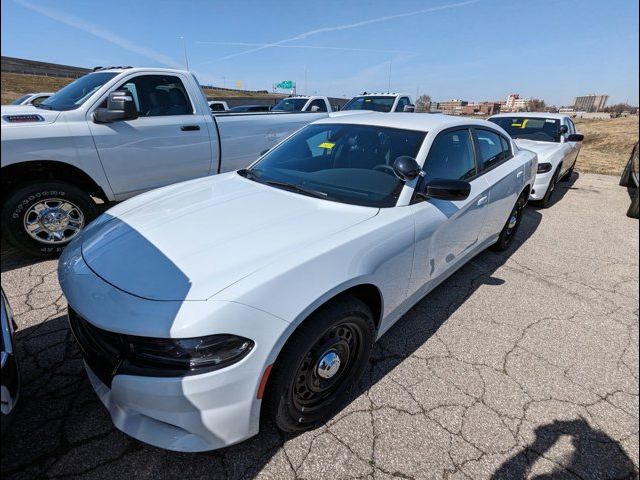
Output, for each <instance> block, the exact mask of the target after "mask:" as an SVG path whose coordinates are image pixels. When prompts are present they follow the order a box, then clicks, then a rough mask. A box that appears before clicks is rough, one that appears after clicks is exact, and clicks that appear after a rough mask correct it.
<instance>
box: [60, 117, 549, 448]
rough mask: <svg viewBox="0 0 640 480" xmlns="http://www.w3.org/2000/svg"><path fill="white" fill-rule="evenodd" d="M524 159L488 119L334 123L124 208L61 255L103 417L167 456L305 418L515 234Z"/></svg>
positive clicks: (310, 423)
mask: <svg viewBox="0 0 640 480" xmlns="http://www.w3.org/2000/svg"><path fill="white" fill-rule="evenodd" d="M478 144H481V145H483V144H486V146H485V147H483V148H479V147H478ZM536 168H537V158H536V155H535V154H534V153H532V152H530V151H527V150H520V149H519V148H518V146H517V145H515V144H514V143H513V142H512V141H511V139H510V138H509V137H508V136H507V134H506V132H505V131H504V130H502V129H501V128H500V127H497V126H495V125H494V124H492V123H489V122H487V121H483V120H471V119H465V118H460V117H447V116H443V115H405V114H393V113H392V114H389V115H380V114H377V113H374V114H361V115H347V116H342V117H338V118H328V119H325V120H321V121H317V122H315V123H313V124H311V125H308V126H306V127H304V128H302V129H301V130H299V131H298V132H296V133H295V134H293V135H292V136H290V137H289V138H288V139H286V140H284V141H283V142H281V143H280V144H279V145H277V146H276V147H274V148H273V149H271V150H270V151H269V152H268V153H266V154H265V155H263V156H262V157H261V158H260V159H258V160H257V161H256V162H255V163H253V164H252V165H251V166H250V167H248V168H246V169H243V170H239V171H237V172H230V173H226V174H221V175H217V176H214V177H207V178H202V179H198V180H193V181H188V182H184V183H179V184H175V185H172V186H168V187H164V188H161V189H158V190H155V191H151V192H148V193H144V194H142V195H139V196H137V197H135V198H133V199H131V200H128V201H126V202H124V203H121V204H120V205H117V206H116V207H114V208H112V209H111V210H109V211H107V212H106V213H105V214H103V215H102V216H100V217H99V218H98V219H96V221H94V222H93V223H92V224H91V225H89V226H88V227H87V228H86V229H85V230H84V231H83V232H82V233H81V234H80V235H78V236H77V237H76V238H75V239H74V240H73V241H72V242H71V243H70V244H69V245H68V246H67V248H66V249H65V250H64V252H63V254H62V257H61V259H60V263H59V270H58V273H59V279H60V284H61V286H62V290H63V292H64V294H65V295H66V297H67V300H68V303H69V322H70V326H71V330H72V332H73V335H74V337H75V339H76V340H77V342H78V344H79V347H80V350H81V351H82V354H83V356H84V359H85V364H86V368H87V373H88V376H89V379H90V381H91V383H92V385H93V387H94V389H95V390H96V392H97V394H98V396H99V397H100V400H101V401H102V403H103V404H104V405H105V407H106V408H107V410H108V411H109V413H110V415H111V418H112V420H113V422H114V424H115V425H116V426H117V427H118V428H119V429H121V430H122V431H124V432H125V433H127V434H129V435H131V436H133V437H135V438H137V439H139V440H142V441H144V442H147V443H150V444H153V445H156V446H159V447H162V448H167V449H171V450H180V451H202V450H211V449H216V448H221V447H225V446H228V445H231V444H234V443H237V442H240V441H242V440H244V439H246V438H248V437H250V436H252V435H254V434H256V433H257V432H258V428H259V424H260V416H261V413H262V412H261V411H262V410H265V412H264V413H267V414H268V415H270V416H271V418H272V419H273V421H274V422H275V424H276V425H277V426H278V428H280V429H281V430H283V431H289V432H294V431H301V430H306V429H309V428H314V427H315V426H317V425H319V424H321V423H322V422H324V421H326V420H327V419H328V418H330V417H331V415H333V414H334V413H335V412H336V411H337V410H338V409H339V408H340V407H341V406H342V404H343V402H344V400H345V398H347V393H348V391H349V389H350V388H351V387H352V386H353V385H354V384H355V382H356V381H357V380H358V377H359V376H360V375H361V373H362V372H363V370H364V368H365V366H366V365H367V363H368V360H369V355H370V352H371V348H372V345H373V342H374V341H375V340H376V339H378V338H379V337H380V336H381V335H383V334H384V333H385V332H386V331H387V330H388V329H389V328H390V327H391V326H392V325H393V324H394V323H395V322H396V321H397V320H398V319H399V318H400V317H401V316H402V315H403V314H404V313H405V312H406V311H407V310H408V309H409V308H411V306H413V305H414V304H415V303H416V302H418V301H419V300H420V299H421V298H422V297H424V296H425V295H426V294H427V293H429V292H430V291H431V290H433V289H434V288H435V287H436V286H437V285H438V284H440V283H441V282H442V281H444V280H445V279H446V278H447V277H449V276H450V275H451V274H452V273H453V272H455V271H456V270H457V269H458V268H460V267H461V266H462V265H464V264H465V263H466V262H467V261H468V260H469V259H471V258H472V257H474V256H475V255H476V254H478V253H479V252H481V251H483V250H484V249H485V248H487V247H490V246H493V247H494V248H495V249H497V250H505V249H507V248H508V247H509V246H510V245H511V244H512V242H513V239H514V237H515V235H516V232H517V230H518V227H519V225H520V220H521V218H522V216H521V215H522V212H523V209H524V206H525V204H526V202H527V198H528V197H529V192H530V189H531V187H532V185H533V180H534V177H535V172H536ZM407 334H408V335H410V332H408V333H407Z"/></svg>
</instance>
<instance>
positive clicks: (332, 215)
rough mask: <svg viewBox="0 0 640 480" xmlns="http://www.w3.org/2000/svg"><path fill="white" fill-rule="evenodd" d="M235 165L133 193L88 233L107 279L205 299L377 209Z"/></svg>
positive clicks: (133, 288)
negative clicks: (262, 179) (297, 188)
mask: <svg viewBox="0 0 640 480" xmlns="http://www.w3.org/2000/svg"><path fill="white" fill-rule="evenodd" d="M377 212H378V209H377V208H369V207H360V206H354V205H345V204H341V203H337V202H331V201H327V200H322V199H317V198H313V197H308V196H304V195H299V194H296V193H292V192H289V191H285V190H281V189H278V188H274V187H270V186H266V185H263V184H259V183H256V182H253V181H251V180H247V179H245V178H243V177H241V176H240V175H238V174H237V173H236V172H230V173H227V174H223V175H217V176H214V177H207V178H204V179H199V180H194V181H190V182H184V183H181V184H177V185H173V186H171V187H166V188H162V189H159V190H155V191H153V192H149V193H147V194H143V195H140V196H138V197H134V198H133V199H131V200H129V201H127V202H124V203H122V204H120V205H118V206H116V207H115V208H113V209H111V210H109V211H108V212H106V213H105V214H103V215H102V216H101V217H100V218H99V219H97V220H96V222H94V223H93V224H91V225H90V226H89V227H88V228H87V229H85V231H84V232H83V234H82V255H83V257H84V260H85V262H86V263H87V265H88V266H89V267H90V268H91V269H92V270H93V271H94V272H95V273H96V274H97V275H98V276H100V277H101V278H102V279H104V280H105V281H107V282H109V283H110V284H112V285H114V286H115V287H117V288H119V289H121V290H123V291H126V292H128V293H130V294H133V295H137V296H139V297H143V298H147V299H151V300H177V301H181V300H206V299H208V298H210V297H212V296H213V295H215V294H216V293H218V292H220V291H221V290H223V289H224V288H226V287H228V286H229V285H231V284H233V283H235V282H237V281H239V280H241V279H242V278H244V277H246V276H248V275H250V274H251V273H253V272H256V271H258V270H260V269H261V268H264V267H265V266H266V265H267V264H269V263H271V262H277V261H285V259H286V257H287V256H288V255H289V254H292V253H295V252H297V251H300V250H301V249H305V248H306V247H307V246H308V245H310V244H312V243H315V242H322V241H323V239H325V238H327V237H329V236H331V235H335V234H336V233H338V232H340V231H342V230H345V229H347V228H349V227H351V226H353V225H356V224H358V223H360V222H363V221H365V220H367V219H368V218H371V217H373V216H375V215H376V214H377Z"/></svg>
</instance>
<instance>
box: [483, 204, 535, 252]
mask: <svg viewBox="0 0 640 480" xmlns="http://www.w3.org/2000/svg"><path fill="white" fill-rule="evenodd" d="M526 204H527V198H526V197H525V195H520V197H519V198H518V201H517V202H516V204H515V205H514V206H513V210H511V213H510V214H509V219H508V220H507V223H505V225H504V227H503V228H502V231H501V232H500V236H499V237H498V241H497V242H496V243H494V244H493V245H492V246H491V250H493V251H494V252H504V251H505V250H507V249H508V248H509V247H510V246H511V244H512V243H513V239H514V238H515V237H516V233H518V228H520V223H521V222H522V214H523V212H524V207H525V205H526Z"/></svg>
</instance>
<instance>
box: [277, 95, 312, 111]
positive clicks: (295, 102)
mask: <svg viewBox="0 0 640 480" xmlns="http://www.w3.org/2000/svg"><path fill="white" fill-rule="evenodd" d="M306 103H307V99H306V98H283V99H282V100H280V101H279V102H278V103H277V104H276V105H275V106H274V107H273V108H272V109H271V110H272V111H274V112H300V111H301V110H302V109H303V108H304V106H305V105H306Z"/></svg>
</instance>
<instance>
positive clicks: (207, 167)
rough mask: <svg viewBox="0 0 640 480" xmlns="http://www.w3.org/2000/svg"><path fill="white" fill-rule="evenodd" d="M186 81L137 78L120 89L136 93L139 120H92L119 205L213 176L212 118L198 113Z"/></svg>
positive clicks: (166, 77)
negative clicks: (166, 187) (150, 192)
mask: <svg viewBox="0 0 640 480" xmlns="http://www.w3.org/2000/svg"><path fill="white" fill-rule="evenodd" d="M185 80H186V79H184V78H181V76H180V75H160V74H151V75H149V74H147V75H144V74H143V75H132V76H131V77H129V78H127V79H126V80H124V81H123V82H122V83H121V84H119V85H118V86H117V87H116V88H115V90H123V89H126V90H128V91H129V92H131V95H132V96H133V99H134V101H135V102H136V106H137V108H138V114H139V117H138V118H136V119H135V120H126V121H116V122H112V123H95V122H93V121H92V120H91V119H89V128H90V130H91V134H92V136H93V139H94V142H95V145H96V148H97V151H98V155H99V156H100V160H101V162H102V166H103V168H104V170H105V173H106V174H107V178H108V180H109V183H110V185H111V188H112V189H113V192H114V193H115V195H116V198H117V199H118V200H122V199H124V198H126V197H129V196H132V195H135V194H136V193H139V192H141V191H144V190H149V189H152V188H157V187H161V186H163V185H168V184H171V183H176V182H180V181H183V180H189V179H192V178H197V177H203V176H205V175H209V174H210V172H211V168H212V158H213V152H212V145H211V142H210V139H209V131H208V126H207V122H206V117H205V115H204V114H202V113H197V112H196V106H195V105H194V104H193V102H192V101H191V99H190V98H189V95H188V93H187V89H186V88H185ZM103 103H104V106H106V97H105V100H104V102H103ZM98 106H102V105H98ZM207 114H209V112H207Z"/></svg>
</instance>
